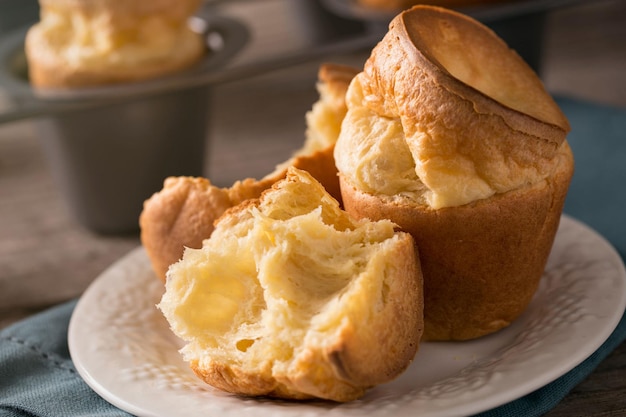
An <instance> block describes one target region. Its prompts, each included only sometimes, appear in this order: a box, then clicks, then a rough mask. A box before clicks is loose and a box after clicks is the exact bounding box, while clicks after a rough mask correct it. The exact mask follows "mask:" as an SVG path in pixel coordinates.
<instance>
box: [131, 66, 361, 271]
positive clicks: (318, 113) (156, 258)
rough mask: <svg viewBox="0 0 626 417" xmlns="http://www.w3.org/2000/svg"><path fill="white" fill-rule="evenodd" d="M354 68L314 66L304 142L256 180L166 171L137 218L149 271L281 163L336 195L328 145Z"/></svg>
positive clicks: (257, 189)
mask: <svg viewBox="0 0 626 417" xmlns="http://www.w3.org/2000/svg"><path fill="white" fill-rule="evenodd" d="M357 72H358V71H357V70H355V69H353V68H351V67H347V66H344V65H337V64H322V65H321V66H320V68H319V72H318V83H317V89H318V92H319V99H318V100H317V101H316V102H315V103H314V104H313V106H312V108H311V110H310V111H309V112H308V113H307V114H306V122H307V130H306V139H305V143H304V145H303V146H302V148H301V149H300V150H298V151H297V152H296V153H295V155H294V156H293V157H292V158H290V159H289V160H287V161H285V162H284V163H282V164H280V165H279V166H277V167H276V169H275V170H274V171H272V172H271V173H270V174H268V175H266V176H265V177H264V178H262V179H260V180H256V179H253V178H248V179H244V180H241V181H237V182H235V183H234V184H233V185H232V186H230V187H227V188H222V187H218V186H216V185H214V184H212V183H211V181H210V180H208V179H206V178H190V177H171V178H167V179H166V180H165V182H164V185H163V189H161V190H160V191H159V192H157V193H155V194H154V195H152V196H151V197H150V198H149V199H148V200H146V201H145V202H144V206H143V210H142V213H141V215H140V218H139V223H140V226H141V242H142V244H143V246H144V247H145V248H146V250H147V252H148V256H149V257H150V260H151V262H152V266H153V269H154V271H155V272H156V274H157V276H159V278H161V279H163V280H165V273H166V271H167V269H168V267H169V266H170V265H171V264H173V263H174V262H176V261H178V260H179V259H180V258H181V256H182V254H183V248H184V247H185V246H187V247H192V248H199V247H200V246H201V245H202V241H203V240H204V239H206V238H207V237H209V236H210V235H211V233H212V231H213V223H214V221H215V220H216V219H217V218H218V217H220V216H221V215H222V214H223V213H224V211H226V210H227V209H228V208H230V207H233V206H235V205H237V204H239V203H241V202H242V201H245V200H247V199H250V198H258V197H259V196H260V195H261V193H262V192H263V190H265V189H267V188H269V187H271V185H272V184H274V183H275V182H276V181H278V180H280V179H281V178H284V176H285V173H286V170H287V167H289V166H295V167H297V168H300V169H304V170H306V171H308V172H309V173H311V174H312V175H313V176H314V177H315V178H316V179H317V180H318V181H319V182H321V183H322V184H323V185H324V187H325V188H326V190H327V191H328V192H329V193H330V194H331V195H332V196H333V197H334V198H335V199H338V200H339V199H340V198H341V193H340V190H339V181H338V178H337V168H336V166H335V160H334V157H333V149H334V145H335V142H336V141H337V137H338V135H339V130H340V127H341V121H342V120H343V117H344V116H345V114H346V103H345V94H346V90H347V88H348V85H349V83H350V80H351V79H352V78H353V77H354V75H356V73H357Z"/></svg>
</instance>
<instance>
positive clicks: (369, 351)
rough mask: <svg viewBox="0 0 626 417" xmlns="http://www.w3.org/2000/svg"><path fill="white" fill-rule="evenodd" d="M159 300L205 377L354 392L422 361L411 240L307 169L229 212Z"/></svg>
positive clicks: (273, 389)
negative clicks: (342, 200)
mask: <svg viewBox="0 0 626 417" xmlns="http://www.w3.org/2000/svg"><path fill="white" fill-rule="evenodd" d="M159 308H160V309H161V310H162V312H163V314H164V315H165V317H166V318H167V320H168V321H169V323H170V325H171V328H172V330H173V331H174V333H175V334H177V335H178V336H179V337H180V338H182V339H183V340H184V341H185V342H186V345H185V347H184V348H183V349H182V351H181V352H182V354H183V357H184V359H185V360H186V361H188V362H189V363H190V366H191V368H192V369H193V370H194V372H195V373H196V374H197V375H198V376H200V377H201V378H202V379H203V380H204V381H206V382H207V383H209V384H211V385H213V386H215V387H217V388H220V389H222V390H225V391H228V392H233V393H237V394H244V395H267V396H274V397H280V398H292V399H305V398H323V399H328V400H334V401H350V400H354V399H356V398H358V397H360V396H361V395H363V394H364V392H365V391H366V390H367V389H368V388H370V387H372V386H375V385H378V384H381V383H384V382H387V381H389V380H391V379H393V378H395V377H396V376H398V375H399V374H400V373H402V372H403V371H404V370H405V369H406V367H407V366H408V365H409V364H410V362H411V361H412V359H413V357H414V355H415V353H416V351H417V349H418V344H419V340H420V336H421V333H422V328H423V321H422V319H423V316H422V314H423V303H422V282H421V273H420V269H419V258H418V257H417V253H416V251H415V246H414V242H413V239H412V238H411V236H410V235H409V234H408V233H404V232H398V231H396V230H395V225H394V224H393V223H392V222H390V221H388V220H380V221H377V222H370V221H368V220H360V221H357V220H355V219H353V218H352V217H350V216H349V215H348V214H347V213H345V212H344V211H343V210H341V209H340V207H339V203H338V202H337V201H336V200H335V199H333V198H332V197H331V196H330V195H329V194H328V193H327V192H326V191H325V189H324V188H323V186H322V185H321V184H320V183H319V182H317V181H316V180H315V179H314V178H313V177H312V176H311V175H310V174H308V173H307V172H306V171H302V170H298V169H296V168H289V169H288V172H287V174H286V178H285V179H283V180H281V181H279V182H277V183H276V184H274V185H273V186H272V188H270V189H268V190H266V191H265V192H263V194H262V195H261V197H260V199H254V200H247V201H246V202H243V203H242V204H240V205H238V206H236V207H234V208H232V209H230V210H228V211H227V212H226V213H225V214H224V215H223V216H222V217H221V218H220V219H219V220H218V221H217V223H216V226H215V230H214V231H213V233H212V235H211V237H210V238H209V239H206V240H205V241H204V243H203V246H202V248H201V249H187V250H185V253H184V256H183V258H182V260H180V261H179V262H177V263H175V264H174V265H172V266H171V267H170V269H169V271H168V273H167V281H166V291H165V293H164V295H163V298H162V300H161V302H160V303H159Z"/></svg>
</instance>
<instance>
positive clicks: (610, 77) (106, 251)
mask: <svg viewBox="0 0 626 417" xmlns="http://www.w3.org/2000/svg"><path fill="white" fill-rule="evenodd" d="M206 6H208V9H206V10H205V11H206V12H207V13H208V14H209V16H215V15H216V14H219V15H220V16H226V17H228V18H229V19H233V20H234V21H235V22H237V23H238V25H236V26H237V28H235V29H236V30H234V32H233V31H231V32H228V30H231V29H233V28H230V29H229V28H227V30H226V35H225V37H224V38H223V39H221V40H219V39H218V43H219V42H226V43H228V42H229V39H231V38H229V36H234V37H237V39H238V41H237V42H240V41H243V42H244V45H243V46H242V45H240V47H238V48H237V50H236V51H235V52H234V53H233V54H232V56H231V57H229V60H228V62H226V63H225V64H224V65H222V66H220V67H217V68H212V69H210V70H207V71H208V72H209V73H210V74H207V73H206V72H204V73H202V72H201V73H195V74H191V75H190V76H189V77H190V78H188V79H183V80H182V81H181V79H179V80H178V81H177V82H182V83H183V84H184V83H187V84H185V85H186V87H190V88H198V89H200V88H205V87H206V88H207V92H206V93H207V95H208V97H209V105H208V108H207V111H206V115H205V116H206V126H207V131H206V138H205V139H206V145H207V146H206V150H205V154H204V155H203V158H204V162H205V163H204V166H203V175H205V176H207V177H209V178H210V179H211V181H212V182H213V183H215V184H217V185H220V186H229V185H231V184H232V183H233V182H234V181H236V180H238V179H242V178H246V177H256V178H259V177H261V176H263V175H265V174H267V173H268V172H270V171H271V170H272V169H273V168H274V166H275V165H276V164H278V163H280V162H282V161H284V160H286V159H287V158H288V157H289V156H290V155H291V153H292V152H293V151H295V150H297V149H298V148H299V147H300V146H301V145H302V141H303V139H304V129H305V120H304V115H305V113H306V112H307V111H308V110H309V109H310V107H311V105H312V104H313V102H314V101H316V100H317V97H318V95H317V92H316V90H315V83H316V77H317V70H318V68H319V65H320V64H321V63H322V62H335V63H343V64H348V65H353V66H356V67H359V66H361V65H362V64H363V62H364V61H365V59H366V58H367V56H368V54H369V50H370V49H371V47H372V46H373V44H374V43H375V41H376V40H377V39H379V38H380V37H382V34H383V33H384V30H385V27H386V24H387V22H388V17H389V16H386V15H384V14H374V15H372V14H364V13H363V11H362V10H358V9H354V8H353V7H351V6H352V4H351V2H350V1H348V0H345V1H334V2H333V1H330V0H324V1H323V0H319V1H316V0H307V1H301V0H250V1H246V0H225V1H220V2H210V3H207V4H206ZM37 10H38V9H37V4H36V3H35V2H32V1H26V0H0V35H1V36H3V37H4V40H0V48H2V47H3V43H4V45H7V42H8V39H13V40H14V38H10V36H12V34H14V33H16V31H18V32H19V31H20V30H22V29H23V28H25V27H28V26H29V25H30V24H32V23H33V22H34V21H36V20H37V13H38V11H37ZM494 10H495V11H494ZM471 12H472V13H475V14H476V16H477V17H478V18H480V19H481V20H484V21H485V22H486V23H487V24H488V25H490V26H492V27H494V29H496V30H497V31H498V32H499V33H501V34H502V35H503V36H505V38H507V39H506V40H507V41H508V42H509V43H510V44H511V45H512V46H513V47H514V48H516V49H518V52H520V54H521V55H522V56H524V57H525V59H527V60H528V62H529V63H530V64H531V65H532V66H533V67H534V68H535V69H536V70H537V72H538V73H539V75H540V76H541V78H542V79H543V81H544V82H545V85H546V86H547V88H548V90H549V91H550V92H551V93H553V94H554V95H557V96H561V97H571V98H576V99H581V100H587V101H591V102H594V103H599V104H603V105H608V106H617V107H621V108H626V2H625V1H623V0H596V1H564V0H561V1H547V0H546V1H521V0H518V1H513V2H510V7H508V8H505V9H487V10H486V9H475V10H471ZM240 26H243V28H244V31H243V32H241V31H239V29H241V27H240ZM233 33H234V34H233ZM213 41H215V39H213ZM18 52H19V44H18ZM11 65H16V64H15V62H12V63H7V62H2V68H1V69H2V71H4V72H5V78H4V79H5V80H6V79H7V78H6V74H9V76H10V75H11V74H10V73H11V71H13V69H12V67H11ZM17 81H18V83H17V84H18V85H17V87H16V86H14V85H8V84H2V83H0V120H2V123H1V124H0V327H2V326H4V325H7V324H8V323H11V322H13V321H15V320H17V319H19V318H21V317H24V316H27V315H29V314H31V313H32V312H34V311H38V310H40V309H42V308H45V307H47V306H49V305H52V304H55V303H58V302H60V301H63V300H67V299H70V298H73V297H76V296H78V295H79V294H80V293H81V292H82V291H83V290H84V289H85V288H86V286H87V285H88V284H89V283H90V282H91V281H92V280H93V279H94V278H95V277H97V275H98V274H99V273H100V272H102V271H103V270H104V269H105V268H106V267H108V266H109V265H110V264H111V263H113V262H114V261H115V260H117V259H118V258H119V257H121V256H122V255H124V254H125V253H127V252H128V251H129V250H131V249H132V248H134V247H136V246H137V245H138V244H139V238H138V232H137V230H128V231H125V232H124V233H114V234H111V233H106V234H103V233H99V232H98V231H94V230H91V229H90V228H89V227H86V226H85V225H84V224H82V223H81V222H80V221H78V220H77V218H76V216H75V215H74V213H73V212H72V210H71V208H70V207H69V204H68V201H67V199H66V198H65V196H64V195H63V193H62V192H61V190H60V187H59V185H58V182H57V181H56V179H55V175H54V173H53V171H52V168H51V165H50V161H49V158H48V157H47V156H46V154H45V153H44V150H43V148H44V146H42V145H43V144H42V139H41V137H40V131H39V130H38V128H37V126H36V124H37V123H38V121H40V120H42V119H46V118H49V117H50V114H48V113H47V112H54V109H53V110H50V109H51V107H50V105H49V104H47V103H44V105H42V103H41V102H39V101H38V100H37V99H36V98H33V96H32V94H30V93H29V89H28V85H27V81H26V84H25V85H26V86H24V83H23V81H24V80H21V81H20V80H19V79H18V80H17ZM20 82H22V85H21V86H20V85H19V83H20ZM158 88H160V87H158ZM158 88H157V89H158ZM103 175H105V174H103ZM154 191H158V188H157V189H154ZM145 197H147V196H145ZM145 197H144V196H141V198H145ZM134 215H135V214H133V216H134Z"/></svg>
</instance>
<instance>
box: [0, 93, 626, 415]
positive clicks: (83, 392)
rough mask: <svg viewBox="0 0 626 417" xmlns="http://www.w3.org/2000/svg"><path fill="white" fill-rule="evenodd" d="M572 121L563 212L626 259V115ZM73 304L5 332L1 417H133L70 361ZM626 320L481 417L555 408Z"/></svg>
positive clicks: (600, 113)
mask: <svg viewBox="0 0 626 417" xmlns="http://www.w3.org/2000/svg"><path fill="white" fill-rule="evenodd" d="M559 104H560V105H561V107H562V108H563V110H564V112H565V113H566V114H567V116H568V117H569V119H570V122H571V124H572V133H571V134H570V136H569V138H568V140H569V142H570V145H571V146H572V149H573V150H574V155H575V158H576V167H577V168H576V173H575V174H574V179H573V181H572V186H571V189H570V194H569V196H568V200H567V202H566V206H565V211H566V213H568V214H570V215H571V216H573V217H575V218H577V219H579V220H581V221H583V222H584V223H587V224H588V225H590V226H591V227H592V228H594V229H595V230H597V231H598V232H599V233H600V234H602V235H604V236H605V237H606V238H607V239H608V240H609V241H610V242H611V243H612V244H613V245H614V246H615V247H616V248H617V250H618V251H619V253H620V254H621V256H622V258H624V255H625V254H626V224H624V222H620V220H619V219H621V218H622V216H623V214H622V212H623V209H624V208H626V194H624V193H617V192H615V191H616V187H621V186H622V185H621V181H623V179H626V164H625V163H624V161H626V142H624V132H626V110H620V109H615V108H610V107H605V106H598V105H594V104H590V103H585V102H580V101H576V100H568V99H560V100H559ZM74 306H75V301H71V302H68V303H65V304H62V305H59V306H57V307H54V308H52V309H50V310H48V311H45V312H43V313H40V314H38V315H35V316H33V317H31V318H29V319H26V320H23V321H21V322H18V323H16V324H14V325H13V326H11V327H8V328H6V329H4V330H3V331H1V332H0V417H8V416H11V417H18V416H19V417H39V416H41V417H52V416H55V417H56V416H63V417H73V416H81V417H90V416H93V417H108V416H120V417H122V416H128V415H129V414H127V413H125V412H123V411H121V410H119V409H117V408H115V407H114V406H112V405H110V404H109V403H108V402H106V401H105V400H103V399H102V398H100V397H99V396H98V395H97V394H96V393H95V392H94V391H92V390H91V389H90V388H89V387H88V386H87V385H86V384H85V383H84V382H83V380H82V379H81V377H80V375H78V373H77V371H76V369H75V367H74V365H73V363H72V361H71V358H70V355H69V351H68V346H67V328H68V323H69V319H70V316H71V313H72V311H73V309H74ZM624 340H626V318H624V317H623V318H622V320H621V321H620V323H619V325H618V327H617V328H616V330H615V331H614V332H613V334H612V335H611V336H610V337H609V339H608V340H607V341H606V342H605V343H604V344H603V345H602V347H600V349H598V350H597V351H596V352H595V353H594V354H593V355H592V356H590V357H589V358H588V359H587V360H585V361H584V362H583V363H582V364H580V365H579V366H577V367H576V368H574V369H573V370H572V371H570V372H568V373H567V374H565V375H564V376H562V377H561V378H559V379H557V380H556V381H554V382H552V383H550V384H548V385H546V386H545V387H543V388H541V389H539V390H537V391H535V392H533V393H531V394H529V395H527V396H525V397H523V398H520V399H519V400H516V401H513V402H511V403H508V404H506V405H503V406H501V407H498V408H496V409H493V410H490V411H488V412H485V413H482V414H480V416H481V417H509V416H524V417H528V416H539V415H542V414H544V413H546V412H547V411H549V410H550V409H551V408H553V407H554V406H555V405H556V404H558V402H559V401H560V400H561V399H562V398H563V397H564V396H565V395H567V393H568V392H569V391H570V390H571V389H572V388H573V387H574V386H575V385H577V384H578V383H579V382H580V381H582V380H583V379H584V378H586V377H587V376H588V375H589V374H590V373H591V372H592V371H593V370H594V369H595V368H596V366H597V365H598V364H599V363H600V362H601V361H602V360H603V359H604V358H606V356H607V355H608V354H609V353H610V352H611V351H613V350H614V349H615V348H616V347H617V346H618V345H620V344H621V343H623V342H624Z"/></svg>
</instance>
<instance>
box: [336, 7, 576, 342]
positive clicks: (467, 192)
mask: <svg viewBox="0 0 626 417" xmlns="http://www.w3.org/2000/svg"><path fill="white" fill-rule="evenodd" d="M346 103H347V107H348V112H347V114H346V116H345V119H344V123H343V126H342V130H341V134H340V135H339V138H338V140H337V144H336V147H335V160H336V163H337V167H338V169H339V174H340V184H341V193H342V198H343V204H344V207H345V209H346V210H347V211H348V212H349V213H351V214H353V215H355V216H357V217H367V218H371V219H381V218H386V219H390V220H392V221H393V222H395V223H396V224H398V225H399V226H400V227H401V228H402V229H403V230H405V231H407V232H409V233H411V234H412V235H413V237H414V238H415V240H416V243H417V245H418V247H419V250H420V256H421V262H422V272H423V274H424V297H425V301H424V303H425V312H424V315H425V333H424V338H425V339H429V340H451V339H454V340H465V339H472V338H476V337H479V336H482V335H486V334H489V333H492V332H494V331H497V330H498V329H501V328H503V327H505V326H507V325H509V324H510V323H511V322H512V321H513V320H515V318H516V317H518V316H519V315H520V314H521V312H522V311H523V310H524V309H525V308H526V306H527V305H528V303H529V302H530V300H531V298H532V296H533V294H534V293H535V291H536V288H537V286H538V283H539V281H540V278H541V275H542V272H543V270H544V268H545V263H546V261H547V257H548V255H549V252H550V249H551V246H552V243H553V239H554V236H555V234H556V230H557V227H558V224H559V220H560V216H561V211H562V208H563V204H564V200H565V196H566V193H567V189H568V186H569V182H570V179H571V177H572V174H573V167H574V163H573V156H572V153H571V150H570V148H569V145H568V143H567V140H566V135H567V132H568V131H569V129H570V127H569V124H568V121H567V119H566V118H565V116H564V115H563V113H562V112H561V111H560V109H559V108H558V106H557V105H556V103H555V102H554V100H553V99H552V98H551V97H550V95H549V94H548V93H547V92H546V91H545V89H544V87H543V85H542V83H541V81H540V80H539V78H538V77H537V75H536V74H535V73H534V72H533V71H532V70H531V69H530V67H529V66H528V65H527V64H526V63H525V62H524V61H523V60H522V59H521V58H520V57H519V56H518V55H517V54H516V53H515V52H514V51H512V50H510V49H509V48H508V47H507V45H506V44H505V43H504V42H503V41H502V40H501V39H499V38H498V37H497V36H496V35H495V34H494V33H493V32H492V31H491V30H489V29H488V28H486V27H485V26H483V25H482V24H480V23H478V22H477V21H475V20H473V19H471V18H469V17H467V16H464V15H462V14H459V13H457V12H453V11H450V10H447V9H442V8H437V7H431V6H416V7H414V8H412V9H410V10H408V11H405V12H403V13H401V14H400V15H398V16H397V17H396V18H394V19H393V21H392V22H391V24H390V26H389V31H388V33H387V34H386V35H385V36H384V38H383V39H382V41H381V42H380V43H379V44H378V45H377V46H376V47H375V48H374V49H373V51H372V54H371V56H370V58H369V59H368V60H367V62H366V64H365V67H364V70H363V72H361V73H360V74H358V75H357V76H356V77H355V78H354V80H353V82H352V83H351V85H350V88H349V90H348V92H347V95H346Z"/></svg>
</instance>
